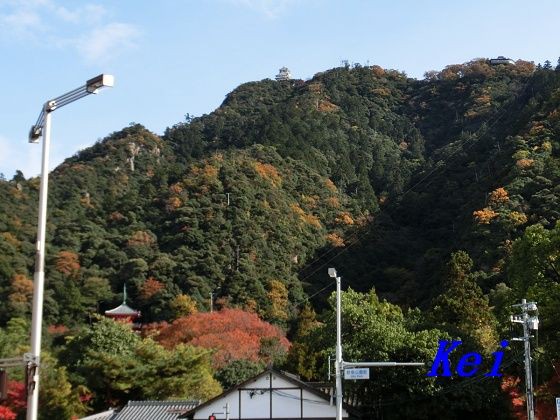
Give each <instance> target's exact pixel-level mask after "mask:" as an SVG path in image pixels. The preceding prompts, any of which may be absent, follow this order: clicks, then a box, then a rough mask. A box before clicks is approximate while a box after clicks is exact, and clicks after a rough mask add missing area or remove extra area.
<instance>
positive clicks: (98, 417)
mask: <svg viewBox="0 0 560 420" xmlns="http://www.w3.org/2000/svg"><path fill="white" fill-rule="evenodd" d="M114 414H115V410H113V409H111V410H107V411H104V412H103V413H97V414H92V415H91V416H87V417H82V418H81V419H80V420H110V419H111V418H112V417H113V415H114Z"/></svg>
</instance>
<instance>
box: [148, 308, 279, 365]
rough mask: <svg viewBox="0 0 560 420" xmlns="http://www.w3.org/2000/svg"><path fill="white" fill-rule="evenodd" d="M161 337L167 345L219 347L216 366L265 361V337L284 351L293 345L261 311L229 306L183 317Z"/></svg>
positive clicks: (215, 357)
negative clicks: (244, 361) (263, 352)
mask: <svg viewBox="0 0 560 420" xmlns="http://www.w3.org/2000/svg"><path fill="white" fill-rule="evenodd" d="M157 340H158V341H159V342H160V343H161V344H162V345H163V346H165V347H167V348H173V347H175V346H176V345H178V344H180V343H187V344H190V345H193V346H198V347H204V348H209V349H216V353H215V354H214V359H213V364H214V367H215V368H216V369H220V368H222V367H224V366H225V365H227V364H228V363H229V362H232V361H234V360H250V361H254V362H258V361H261V360H263V355H262V351H261V350H262V349H261V346H262V343H263V340H268V341H271V340H276V341H277V343H278V346H279V347H280V349H281V350H282V351H284V352H286V351H287V350H288V348H289V346H290V343H289V341H288V340H287V339H286V337H285V336H284V333H283V332H282V331H281V330H280V329H279V328H278V327H276V326H274V325H271V324H269V323H268V322H265V321H263V320H261V319H260V318H259V317H258V315H257V314H254V313H249V312H246V311H243V310H241V309H228V308H226V309H222V310H220V311H215V312H211V313H210V312H204V313H194V314H192V315H189V316H187V317H183V318H179V319H177V320H175V321H174V322H173V323H172V324H169V325H167V326H165V327H164V328H163V329H162V330H161V332H160V334H159V336H158V337H157Z"/></svg>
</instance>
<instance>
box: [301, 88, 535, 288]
mask: <svg viewBox="0 0 560 420" xmlns="http://www.w3.org/2000/svg"><path fill="white" fill-rule="evenodd" d="M530 81H531V79H528V80H527V82H526V83H525V84H524V86H523V88H522V89H521V91H520V92H518V93H516V94H515V95H513V98H512V99H511V101H510V104H511V105H513V104H514V103H515V102H514V100H515V99H517V98H519V97H520V96H521V95H523V94H524V93H525V91H526V90H527V87H528V86H529V83H530ZM507 111H508V109H503V110H502V111H501V112H500V113H499V114H498V115H497V116H496V115H494V116H492V117H489V118H488V119H487V120H486V121H484V122H483V123H481V125H480V127H479V129H478V130H477V131H476V132H475V133H473V134H471V135H470V136H469V137H466V138H465V139H464V140H461V141H460V142H459V144H458V146H457V148H456V149H455V150H454V151H453V152H452V153H451V154H450V155H448V156H447V157H446V158H445V159H442V160H439V161H438V162H436V163H435V164H434V167H433V168H432V169H431V170H430V171H429V172H428V173H427V174H425V175H424V176H422V178H421V179H420V180H419V181H417V182H416V183H415V184H413V185H412V186H411V187H409V188H407V190H406V191H404V192H403V193H402V194H401V195H399V197H398V198H399V199H400V200H402V199H403V198H404V197H405V196H406V195H407V194H409V193H410V192H412V191H413V190H414V188H416V187H418V186H419V185H421V184H422V183H424V182H425V181H426V180H427V179H429V178H430V177H432V175H434V174H435V173H436V172H437V171H438V170H440V169H443V171H445V169H446V168H447V166H448V164H449V163H451V158H455V157H456V155H457V154H458V153H459V152H461V151H468V150H470V148H472V147H473V146H474V145H475V144H477V143H478V142H479V141H480V140H481V139H482V138H483V136H484V135H485V134H486V132H487V131H489V130H490V129H491V128H493V127H494V126H495V125H496V124H497V123H498V121H500V120H501V119H502V118H503V117H504V116H505V115H506V113H507ZM492 119H494V121H493V122H492V123H491V124H488V122H490V121H491V120H492ZM473 139H475V140H476V141H473V142H472V143H471V144H470V145H469V146H468V147H465V145H466V144H467V143H468V142H469V141H470V140H473ZM440 162H441V163H443V164H440ZM438 164H439V165H438ZM428 185H429V184H428ZM395 211H396V209H393V210H392V211H387V212H386V213H384V215H386V216H388V217H391V216H392V215H393V213H394V212H395ZM380 214H381V212H380ZM375 226H376V223H375V222H374V223H372V224H371V225H370V226H369V227H368V228H367V229H365V231H363V232H356V233H355V234H353V235H351V236H350V238H349V240H350V243H348V244H347V245H346V246H345V247H344V248H342V249H341V250H339V251H338V252H335V254H334V255H333V256H331V257H330V258H328V259H327V260H326V261H323V262H322V263H321V264H320V265H319V266H318V267H316V268H315V269H314V270H312V271H311V272H310V273H308V274H307V275H305V276H304V277H303V278H302V279H300V280H301V281H305V280H307V279H308V278H310V277H311V276H313V275H314V274H315V273H317V272H318V271H319V270H321V269H322V268H324V267H325V266H326V265H327V264H328V263H330V262H331V261H333V260H334V259H335V258H337V257H339V256H340V255H342V254H343V253H345V252H347V251H348V250H349V249H350V248H351V247H352V246H354V245H356V244H357V243H358V242H360V240H361V239H362V238H363V237H365V236H366V235H368V234H369V233H370V232H371V231H372V229H373V228H374V227H375ZM334 251H336V248H334V247H333V248H330V249H329V250H327V251H325V252H323V253H322V254H321V255H319V256H317V257H315V258H314V259H313V260H312V261H310V262H309V263H307V264H306V267H304V268H303V269H302V271H305V270H306V269H307V268H310V267H312V266H313V265H314V264H316V263H318V262H320V261H321V260H322V259H323V258H325V257H326V256H327V255H328V254H330V253H332V252H334Z"/></svg>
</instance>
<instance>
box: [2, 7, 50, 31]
mask: <svg viewBox="0 0 560 420" xmlns="http://www.w3.org/2000/svg"><path fill="white" fill-rule="evenodd" d="M40 27H41V18H40V17H39V15H38V14H37V13H35V12H33V11H30V10H23V9H22V10H15V11H14V12H13V13H9V14H5V15H0V29H4V30H6V31H7V32H10V33H11V34H12V35H16V36H27V35H29V34H30V33H32V32H35V31H37V30H38V29H39V28H40Z"/></svg>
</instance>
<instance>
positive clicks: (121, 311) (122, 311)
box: [105, 302, 140, 317]
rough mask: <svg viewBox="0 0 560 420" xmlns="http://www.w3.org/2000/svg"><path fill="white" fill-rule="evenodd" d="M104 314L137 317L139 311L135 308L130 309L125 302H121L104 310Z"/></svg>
mask: <svg viewBox="0 0 560 420" xmlns="http://www.w3.org/2000/svg"><path fill="white" fill-rule="evenodd" d="M105 315H109V316H110V315H115V316H134V317H138V316H140V311H137V310H136V309H132V308H131V307H130V306H128V305H127V304H126V303H125V302H123V303H121V304H120V305H119V306H117V307H116V308H113V309H109V310H108V311H105Z"/></svg>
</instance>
